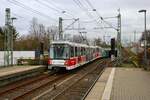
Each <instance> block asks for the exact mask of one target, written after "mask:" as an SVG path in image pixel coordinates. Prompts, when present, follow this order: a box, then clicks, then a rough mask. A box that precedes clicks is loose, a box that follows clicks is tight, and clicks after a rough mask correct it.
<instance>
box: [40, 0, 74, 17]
mask: <svg viewBox="0 0 150 100" xmlns="http://www.w3.org/2000/svg"><path fill="white" fill-rule="evenodd" d="M42 1H44V2H46V3H47V5H52V6H53V7H55V8H54V9H56V10H58V11H61V13H64V14H65V15H69V16H71V17H74V15H73V14H72V13H71V12H70V11H69V10H68V9H66V8H65V9H63V8H61V7H59V6H57V5H56V4H55V3H56V2H54V1H52V0H50V1H48V0H42Z"/></svg>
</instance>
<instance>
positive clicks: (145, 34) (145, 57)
mask: <svg viewBox="0 0 150 100" xmlns="http://www.w3.org/2000/svg"><path fill="white" fill-rule="evenodd" d="M141 12H144V24H145V25H144V63H145V66H146V67H147V50H146V47H147V46H146V44H147V43H146V42H147V32H146V10H139V13H141Z"/></svg>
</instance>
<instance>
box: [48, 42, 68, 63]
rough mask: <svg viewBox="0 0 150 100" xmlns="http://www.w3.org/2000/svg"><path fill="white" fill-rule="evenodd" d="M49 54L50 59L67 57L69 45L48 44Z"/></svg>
mask: <svg viewBox="0 0 150 100" xmlns="http://www.w3.org/2000/svg"><path fill="white" fill-rule="evenodd" d="M49 56H50V58H51V59H64V60H65V59H69V57H70V55H69V45H67V44H52V45H51V46H50V51H49Z"/></svg>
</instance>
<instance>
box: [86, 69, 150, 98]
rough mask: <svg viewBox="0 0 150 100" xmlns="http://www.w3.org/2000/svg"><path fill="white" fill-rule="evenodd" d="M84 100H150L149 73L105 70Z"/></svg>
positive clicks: (131, 70)
mask: <svg viewBox="0 0 150 100" xmlns="http://www.w3.org/2000/svg"><path fill="white" fill-rule="evenodd" d="M85 100H150V72H148V71H144V70H143V69H140V68H106V70H105V71H104V73H103V74H102V76H101V77H100V78H99V80H98V81H97V83H96V84H95V85H94V87H93V88H92V90H91V91H90V92H89V94H88V96H87V97H86V99H85Z"/></svg>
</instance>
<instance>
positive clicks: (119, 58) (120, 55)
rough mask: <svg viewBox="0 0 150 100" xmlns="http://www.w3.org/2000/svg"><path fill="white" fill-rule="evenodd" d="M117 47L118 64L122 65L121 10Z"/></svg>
mask: <svg viewBox="0 0 150 100" xmlns="http://www.w3.org/2000/svg"><path fill="white" fill-rule="evenodd" d="M117 32H118V34H117V48H118V56H117V66H120V65H121V63H122V62H121V59H122V54H121V14H120V10H119V14H118V29H117Z"/></svg>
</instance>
